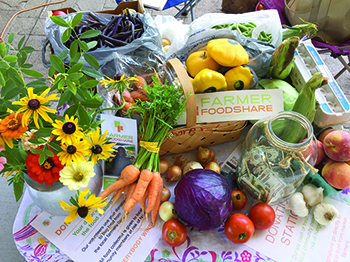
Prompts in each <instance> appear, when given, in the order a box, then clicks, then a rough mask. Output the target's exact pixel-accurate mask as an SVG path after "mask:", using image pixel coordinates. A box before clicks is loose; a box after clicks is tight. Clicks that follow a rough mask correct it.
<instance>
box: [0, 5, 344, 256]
mask: <svg viewBox="0 0 350 262" xmlns="http://www.w3.org/2000/svg"><path fill="white" fill-rule="evenodd" d="M44 3H53V2H52V1H49V0H0V30H2V29H3V28H4V27H5V24H6V23H7V21H8V20H9V19H10V18H11V17H12V16H13V15H14V14H15V13H16V12H18V11H20V10H24V9H26V8H32V7H35V6H38V5H42V4H44ZM221 4H222V0H200V2H198V1H197V4H196V5H195V7H194V17H195V18H198V17H200V16H202V15H203V14H205V13H221V12H222V11H221ZM116 6H117V4H116V3H115V1H114V0H99V1H96V0H67V1H65V2H63V3H60V4H55V5H50V6H46V7H42V8H38V9H34V10H31V11H27V12H23V13H20V14H19V15H18V16H16V17H15V18H14V19H13V21H12V22H11V23H10V25H9V27H8V28H7V30H6V32H5V34H4V36H3V38H4V39H5V40H6V39H7V38H8V35H9V34H10V33H11V32H13V33H14V34H15V41H14V43H15V44H16V43H17V42H18V41H19V40H20V39H21V38H22V37H23V36H26V40H25V44H26V45H30V46H32V47H34V49H35V51H34V52H32V53H31V54H30V55H29V57H28V61H30V63H32V64H33V65H34V69H35V70H37V71H39V72H41V73H44V74H45V73H46V75H47V69H46V68H45V67H44V66H43V64H42V54H41V52H42V45H41V41H42V40H43V39H44V38H45V33H44V24H45V19H46V17H47V11H48V10H53V9H60V8H65V7H72V8H74V9H75V10H77V11H98V10H112V9H115V8H116ZM177 11H178V10H176V8H174V7H173V8H170V9H168V10H165V11H155V10H151V9H146V12H148V13H150V14H151V15H152V17H155V16H157V15H172V16H174V15H175V14H176V13H177ZM178 20H180V21H182V22H183V23H184V24H188V23H190V22H191V15H190V14H188V15H187V16H180V17H179V18H178ZM321 57H322V59H323V60H324V62H325V63H326V64H327V66H328V68H329V70H330V72H331V73H332V75H336V73H338V72H339V71H340V70H341V69H342V68H343V65H342V64H341V63H340V62H339V60H338V59H334V58H332V57H331V56H330V54H329V53H325V54H322V55H321ZM348 62H349V61H347V63H348ZM337 82H338V84H339V86H340V87H341V88H342V90H343V92H344V93H345V95H346V96H347V98H348V100H350V73H349V72H348V71H346V72H344V73H343V74H342V75H341V76H340V77H339V78H338V79H337ZM349 127H350V125H349V124H347V125H345V126H344V128H345V129H346V130H348V129H349ZM0 192H1V193H0V196H1V201H0V239H1V242H0V243H1V244H0V262H22V261H25V260H24V258H23V257H22V256H21V255H20V254H19V252H18V250H17V248H16V246H15V244H14V240H13V236H12V225H13V221H14V220H15V217H16V213H17V210H18V207H19V205H20V202H19V203H16V202H15V199H14V195H13V190H12V187H9V186H7V183H6V179H5V178H3V177H0Z"/></svg>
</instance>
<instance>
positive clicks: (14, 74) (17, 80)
mask: <svg viewBox="0 0 350 262" xmlns="http://www.w3.org/2000/svg"><path fill="white" fill-rule="evenodd" d="M6 72H8V74H9V77H11V80H12V81H13V82H14V83H15V84H17V85H18V86H21V87H22V86H25V84H24V82H23V79H22V77H21V76H20V75H19V74H18V72H17V71H16V70H15V69H13V68H12V67H10V68H9V69H7V70H6Z"/></svg>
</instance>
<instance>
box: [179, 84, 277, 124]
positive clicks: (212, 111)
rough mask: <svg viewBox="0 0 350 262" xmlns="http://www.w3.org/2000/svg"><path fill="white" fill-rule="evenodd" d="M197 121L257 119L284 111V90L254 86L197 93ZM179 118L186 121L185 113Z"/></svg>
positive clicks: (181, 122)
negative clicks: (252, 88) (254, 87)
mask: <svg viewBox="0 0 350 262" xmlns="http://www.w3.org/2000/svg"><path fill="white" fill-rule="evenodd" d="M196 104H197V123H207V122H223V121H237V120H258V119H262V118H266V117H269V116H272V115H275V114H277V113H278V112H280V111H283V109H284V107H283V91H282V90H280V89H266V90H265V89H254V90H242V91H224V92H213V93H201V94H196ZM183 115H184V116H183V117H180V118H179V119H178V122H179V124H180V125H184V124H186V114H185V113H184V114H183Z"/></svg>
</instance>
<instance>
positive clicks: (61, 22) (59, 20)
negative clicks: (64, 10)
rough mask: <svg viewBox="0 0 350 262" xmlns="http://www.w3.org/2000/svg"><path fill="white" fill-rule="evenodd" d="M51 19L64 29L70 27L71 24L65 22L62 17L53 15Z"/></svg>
mask: <svg viewBox="0 0 350 262" xmlns="http://www.w3.org/2000/svg"><path fill="white" fill-rule="evenodd" d="M50 19H51V20H52V22H54V23H55V24H56V25H59V26H62V27H69V24H68V23H67V22H66V20H64V19H63V18H62V17H60V16H57V15H53V16H50Z"/></svg>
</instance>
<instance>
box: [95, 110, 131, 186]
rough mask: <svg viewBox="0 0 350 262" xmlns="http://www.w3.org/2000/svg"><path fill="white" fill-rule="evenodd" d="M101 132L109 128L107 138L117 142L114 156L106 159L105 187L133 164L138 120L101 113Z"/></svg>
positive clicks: (111, 141) (104, 170)
mask: <svg viewBox="0 0 350 262" xmlns="http://www.w3.org/2000/svg"><path fill="white" fill-rule="evenodd" d="M101 120H104V122H103V123H102V124H101V133H102V134H104V133H105V132H106V130H107V135H106V138H109V139H110V140H109V142H110V143H117V144H116V145H115V146H114V147H113V148H114V149H115V150H116V151H115V153H114V157H111V158H109V159H107V160H106V161H104V168H103V172H104V176H103V189H106V188H107V187H108V186H109V185H110V184H112V183H113V182H115V181H116V180H117V179H118V177H119V175H120V172H121V171H122V170H123V169H124V167H126V166H128V165H131V164H132V163H133V162H134V159H135V158H136V155H137V123H136V122H137V121H136V120H135V119H130V118H124V117H116V116H112V115H104V114H102V115H101Z"/></svg>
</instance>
